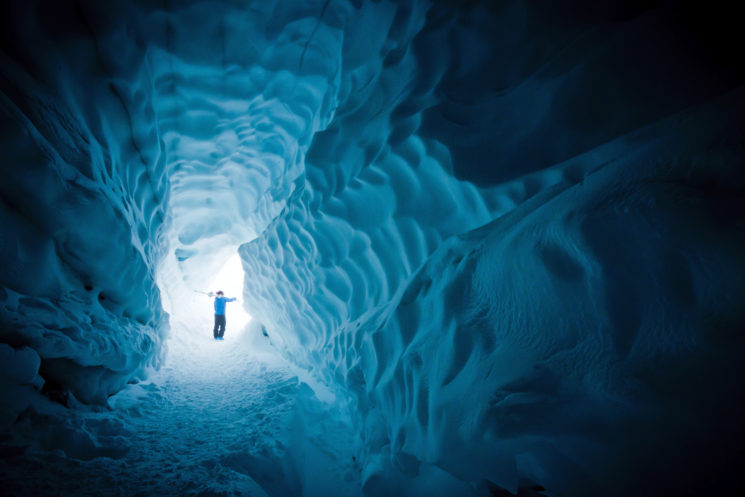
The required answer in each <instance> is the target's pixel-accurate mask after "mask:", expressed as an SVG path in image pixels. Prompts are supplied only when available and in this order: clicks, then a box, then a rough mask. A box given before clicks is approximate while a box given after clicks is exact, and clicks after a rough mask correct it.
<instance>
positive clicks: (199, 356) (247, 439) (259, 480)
mask: <svg viewBox="0 0 745 497" xmlns="http://www.w3.org/2000/svg"><path fill="white" fill-rule="evenodd" d="M178 332H179V330H178V329H176V330H174V333H175V334H178ZM297 373H298V372H297V371H293V370H292V369H291V367H290V366H289V365H288V364H287V363H285V362H284V361H282V360H281V359H280V358H279V357H278V355H276V353H275V352H273V349H272V347H271V345H270V343H269V339H268V338H265V337H263V336H261V333H260V332H258V331H257V330H256V329H253V330H252V331H250V332H248V333H246V334H244V335H240V333H236V332H234V333H233V334H232V335H231V330H230V328H229V327H228V332H227V333H226V339H225V340H224V341H214V340H213V339H212V337H211V330H207V331H206V332H205V333H204V337H203V338H202V337H198V338H197V339H196V340H194V341H186V342H184V343H180V342H177V341H176V340H174V343H173V344H172V346H171V349H170V351H169V355H168V360H167V362H166V366H165V367H163V368H162V369H161V370H160V371H158V372H156V373H155V374H153V376H152V377H151V378H150V379H149V380H148V381H147V382H145V383H141V384H138V385H131V386H130V387H128V388H127V389H126V390H124V391H123V392H121V393H119V394H117V395H115V396H113V397H112V398H111V399H110V402H109V405H110V406H111V410H107V411H104V412H91V413H84V414H82V420H80V419H77V420H76V422H81V421H82V423H83V425H84V426H86V427H87V429H88V431H89V432H90V433H91V435H92V438H93V440H95V444H96V446H97V447H87V449H86V447H85V446H84V445H85V444H77V446H78V447H79V449H78V450H71V449H70V448H69V447H71V446H75V445H76V444H67V449H66V450H57V451H51V452H49V451H46V450H43V451H42V450H32V449H28V450H27V451H26V453H25V454H21V453H19V454H17V455H13V454H5V456H6V458H5V461H4V462H2V463H0V464H3V465H5V464H7V466H5V468H2V469H3V471H0V473H3V472H5V470H9V472H10V473H9V475H10V478H9V479H8V482H7V483H8V485H7V486H5V488H4V490H3V492H8V493H9V494H10V495H79V496H83V495H91V496H93V495H95V496H104V495H126V496H129V495H142V496H149V495H200V496H211V495H221V496H222V495H225V496H229V495H250V496H265V495H270V496H274V495H328V492H329V491H331V492H334V493H335V492H337V491H338V493H339V495H355V494H357V493H359V490H358V489H359V474H360V472H359V470H358V469H356V468H355V460H354V459H353V458H352V455H353V454H352V453H351V452H350V453H349V454H346V453H344V452H345V451H347V450H349V451H351V450H352V447H353V446H354V443H353V440H352V439H353V437H354V433H353V431H354V430H351V429H350V426H349V424H348V423H347V424H345V423H344V421H343V420H342V419H341V417H340V416H339V415H331V416H329V415H328V414H329V412H330V410H333V407H332V406H333V404H331V403H328V402H322V401H320V400H318V398H317V397H316V395H315V394H314V393H313V391H312V390H311V389H310V388H308V386H307V385H306V384H305V383H304V382H301V381H300V380H299V379H298V375H297ZM301 376H302V375H301ZM316 390H318V391H320V392H321V397H326V400H329V399H330V394H329V393H328V392H326V393H325V394H324V393H323V392H322V390H319V389H318V387H316ZM72 415H74V416H78V415H80V414H79V413H78V414H72ZM331 425H333V426H331ZM326 430H328V431H326ZM324 431H326V433H327V434H328V433H333V434H335V435H334V436H335V437H339V439H338V440H328V435H326V438H325V439H324V438H322V437H320V434H321V433H323V432H324ZM322 440H323V443H321V441H322ZM81 445H82V446H83V447H80V446H81ZM19 452H20V451H19ZM71 453H74V454H72V455H73V457H71ZM100 455H104V456H105V457H92V456H100ZM319 472H320V473H319ZM329 484H331V487H332V488H329V486H328V485H329Z"/></svg>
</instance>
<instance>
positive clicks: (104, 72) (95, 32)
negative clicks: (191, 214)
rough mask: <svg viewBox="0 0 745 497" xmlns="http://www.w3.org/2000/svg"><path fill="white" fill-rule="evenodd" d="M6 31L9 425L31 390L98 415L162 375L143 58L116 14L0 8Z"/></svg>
mask: <svg viewBox="0 0 745 497" xmlns="http://www.w3.org/2000/svg"><path fill="white" fill-rule="evenodd" d="M91 8H92V6H91ZM2 19H3V21H2V26H3V27H2V32H3V34H2V40H3V45H2V46H3V50H2V54H0V57H2V83H1V84H2V93H0V101H2V123H3V125H2V132H1V133H2V138H1V140H2V143H3V159H2V169H3V179H2V182H1V185H0V194H1V195H2V203H0V212H1V214H0V215H1V216H2V244H0V251H1V252H0V259H2V270H0V282H1V283H2V289H0V292H1V295H2V304H1V305H0V316H2V317H1V322H2V336H1V338H0V340H2V342H3V344H4V345H3V348H4V351H5V352H4V355H9V356H10V357H11V360H10V361H9V362H8V361H3V368H6V369H8V371H6V373H7V376H5V378H6V379H9V378H10V381H4V384H5V383H9V385H6V386H7V387H8V388H9V389H10V390H4V392H7V393H6V395H5V397H7V398H8V399H11V401H10V402H9V403H8V404H5V405H4V409H3V415H4V418H5V417H8V418H9V419H11V420H12V419H13V418H14V417H15V416H16V415H17V414H18V413H19V412H21V411H22V410H23V409H24V408H25V407H26V406H27V405H28V404H29V403H34V402H37V401H38V400H39V398H38V396H35V394H34V390H32V389H31V387H30V385H36V386H37V387H41V384H42V383H43V384H44V386H43V391H44V392H45V393H46V394H47V396H50V397H53V398H56V399H58V400H60V401H61V402H63V403H71V404H75V401H74V399H75V398H76V399H77V400H79V401H82V402H84V403H94V404H101V403H104V402H105V401H106V398H107V396H108V395H109V394H111V393H113V392H115V391H117V390H118V389H120V388H121V387H122V386H123V385H124V384H125V383H126V382H127V381H129V380H131V379H136V378H140V377H142V375H143V371H144V369H145V368H147V367H150V366H157V364H158V363H159V361H160V355H161V354H160V350H161V345H162V342H163V338H164V337H165V335H166V332H167V326H166V322H165V316H164V315H163V313H162V310H161V305H160V298H159V292H158V289H157V287H156V285H155V282H154V264H155V263H156V261H157V260H158V258H159V257H160V256H161V254H162V251H163V246H162V244H161V242H160V239H159V237H160V231H159V230H160V227H161V225H162V223H163V220H164V210H165V207H166V202H167V188H166V184H165V177H164V166H165V162H164V160H163V156H162V154H161V149H160V146H159V141H158V139H157V135H156V132H155V129H154V123H153V120H152V108H151V107H150V105H149V88H150V85H149V84H148V83H147V82H148V81H149V80H148V78H147V76H146V74H144V73H143V67H142V50H141V48H138V47H137V46H136V45H132V44H128V43H121V40H122V39H126V36H125V33H124V30H125V26H124V25H120V24H118V21H119V19H118V18H117V13H115V12H103V11H98V12H96V11H94V10H89V11H84V12H76V11H74V10H72V9H70V8H69V6H64V5H58V4H54V5H52V4H51V2H50V3H41V4H34V5H28V6H20V5H6V4H3V13H2ZM98 40H100V43H97V41H98ZM8 346H10V348H8ZM21 357H28V358H33V360H30V361H28V360H24V359H21ZM13 358H15V359H13ZM19 363H25V364H26V366H24V368H28V371H26V372H24V374H23V375H22V376H23V377H24V379H23V380H22V381H21V380H20V378H16V379H15V380H13V379H12V378H13V377H14V375H15V372H18V371H21V370H23V368H22V367H20V366H18V364H19ZM29 365H33V366H29ZM14 371H15V372H14ZM31 378H33V380H31ZM21 391H22V392H23V393H20V392H21ZM71 396H72V397H71Z"/></svg>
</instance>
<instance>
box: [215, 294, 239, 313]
mask: <svg viewBox="0 0 745 497" xmlns="http://www.w3.org/2000/svg"><path fill="white" fill-rule="evenodd" d="M234 300H235V299H233V298H230V299H229V298H227V297H215V314H216V315H218V316H224V315H225V302H232V301H234Z"/></svg>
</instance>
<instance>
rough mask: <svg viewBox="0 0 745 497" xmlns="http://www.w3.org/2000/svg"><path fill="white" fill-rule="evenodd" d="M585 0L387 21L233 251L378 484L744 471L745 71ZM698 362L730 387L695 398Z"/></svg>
mask: <svg viewBox="0 0 745 497" xmlns="http://www.w3.org/2000/svg"><path fill="white" fill-rule="evenodd" d="M574 7H577V8H579V10H578V11H574V10H571V9H567V10H565V7H558V6H557V7H555V8H553V7H551V6H546V5H542V6H540V7H537V6H535V7H533V8H530V7H528V6H525V5H524V4H522V3H519V2H512V3H510V2H507V3H504V4H502V5H500V6H499V7H495V6H493V5H486V4H481V5H469V6H463V7H453V6H452V5H449V4H444V3H437V4H435V5H434V6H433V7H432V8H431V9H429V10H428V12H427V16H426V20H425V23H424V24H423V25H422V26H421V27H418V28H417V33H416V35H415V36H414V37H413V38H412V37H410V36H405V37H403V38H396V36H397V35H399V33H401V29H402V27H403V26H407V27H408V26H411V23H410V22H407V21H406V19H405V17H403V16H400V15H399V16H396V18H394V20H393V24H392V27H391V28H390V29H388V32H389V41H390V42H391V43H390V45H389V46H393V47H396V48H394V49H393V50H392V51H390V52H386V51H384V52H383V54H382V56H381V58H382V60H383V63H382V66H381V68H380V70H379V71H375V73H376V78H377V79H373V80H372V82H371V83H367V82H366V84H365V86H364V87H363V88H362V89H361V88H358V87H356V86H354V85H355V83H356V82H357V80H356V79H354V78H350V79H349V81H347V80H345V79H342V88H344V87H345V86H347V85H349V86H351V88H352V90H351V91H349V92H342V95H347V94H348V95H350V97H349V99H348V100H345V99H340V101H339V106H338V109H337V110H336V113H335V115H334V119H333V120H332V122H331V123H330V125H329V126H328V128H327V129H326V130H324V131H323V132H322V133H319V134H318V135H317V136H316V137H315V138H314V141H313V143H312V146H311V148H310V150H309V152H308V155H307V157H306V170H307V176H306V183H305V187H304V189H303V190H302V191H298V192H297V193H296V194H295V196H293V197H292V198H291V202H290V204H289V205H288V207H287V210H286V211H285V212H284V213H283V214H282V215H281V216H280V217H279V218H277V219H276V220H275V222H273V223H272V224H271V225H270V226H269V228H268V229H267V231H266V232H265V233H264V234H263V236H262V237H260V238H258V239H256V240H254V241H252V242H251V243H249V244H246V245H244V246H242V247H241V255H242V257H243V258H244V265H245V268H246V270H247V273H248V274H250V275H251V277H250V278H249V279H247V283H246V289H247V291H246V294H247V295H250V296H251V297H250V301H249V304H248V305H249V306H250V308H251V312H252V314H253V315H255V316H256V317H257V318H258V319H259V320H261V321H262V322H264V323H265V324H266V325H267V327H268V329H269V330H271V331H270V334H271V336H272V337H273V339H274V340H275V343H278V344H281V345H282V346H283V347H284V348H285V349H286V351H287V354H288V355H289V356H290V357H291V358H292V359H293V360H294V361H296V362H298V363H300V364H303V365H305V366H308V367H310V368H312V369H314V370H315V371H316V372H317V374H318V375H319V376H321V377H325V378H326V379H327V381H329V382H332V383H336V384H338V385H342V386H343V388H344V389H345V391H346V392H347V393H351V394H352V395H353V397H354V400H352V401H351V407H350V409H352V410H355V409H356V410H357V412H358V414H359V424H360V426H364V427H365V428H364V433H365V442H366V445H365V446H364V448H361V451H362V452H363V454H364V456H363V459H364V460H365V464H366V466H365V473H364V475H363V481H364V482H365V485H366V489H367V491H368V492H370V493H376V492H379V493H382V494H386V493H394V492H405V490H402V489H404V488H408V489H409V491H410V492H411V493H412V494H416V493H417V492H418V491H420V490H421V489H422V488H427V491H428V492H430V493H432V492H435V493H436V492H444V494H448V492H451V491H452V489H451V488H449V487H447V485H444V486H443V487H442V488H448V490H443V489H442V488H441V489H439V490H438V489H437V488H434V487H433V486H431V485H430V486H427V485H426V484H425V483H423V481H424V480H427V479H430V480H432V481H436V479H435V478H433V476H432V469H431V468H432V467H433V466H434V467H436V468H438V470H445V471H446V472H447V473H449V474H451V475H453V476H455V477H456V478H458V479H463V480H465V481H469V482H480V483H479V485H485V487H483V488H487V489H492V491H496V490H495V488H496V487H495V485H496V486H499V487H503V488H507V489H509V490H511V491H516V489H517V487H518V486H519V485H520V482H521V481H522V482H523V483H526V482H530V481H532V482H537V483H540V484H541V485H544V486H546V487H547V488H549V489H553V490H554V491H556V492H559V493H561V494H566V495H597V494H598V493H604V494H613V495H616V494H617V495H628V494H630V493H637V492H640V493H643V494H649V495H651V494H655V492H658V493H659V492H662V493H666V492H670V493H672V494H675V493H676V492H677V493H686V492H691V491H702V492H703V491H708V490H704V489H705V488H709V487H708V486H710V485H714V486H717V485H722V487H718V488H729V487H728V485H734V483H733V482H734V481H737V477H736V476H735V474H736V470H735V469H734V468H736V467H739V465H740V464H741V463H742V461H741V460H740V459H739V456H737V450H738V449H737V442H734V441H733V440H734V439H737V440H741V436H742V430H741V427H740V426H739V422H738V421H737V419H738V416H739V414H738V413H740V412H741V408H742V405H741V403H739V401H738V402H736V406H732V404H730V403H731V402H732V401H733V399H735V398H738V394H737V393H736V392H740V391H741V389H742V387H741V384H740V383H739V381H738V380H736V379H734V378H736V377H737V376H738V374H739V366H737V363H738V360H737V355H738V352H733V353H731V354H730V352H727V349H729V350H730V351H731V350H738V351H740V350H741V349H742V343H741V341H740V338H739V336H740V335H739V331H740V330H741V329H742V323H743V315H742V312H741V310H739V306H738V304H737V302H738V301H739V299H741V296H742V293H743V288H742V284H741V281H742V275H743V258H742V256H741V254H740V251H739V250H737V249H736V248H735V247H738V246H739V245H740V244H741V242H742V237H743V233H742V230H741V223H742V214H743V204H742V198H741V193H738V192H741V188H742V166H741V164H742V161H741V155H742V149H741V146H740V144H739V140H738V139H737V138H736V137H737V136H739V133H741V131H742V124H743V123H742V121H741V119H740V118H739V115H740V114H741V110H742V98H743V94H742V91H741V90H737V89H736V88H737V87H738V86H739V85H741V84H742V69H741V68H738V67H737V64H736V63H735V62H734V61H733V60H731V59H728V58H727V56H726V55H724V54H725V53H726V52H727V49H728V48H729V46H730V45H729V43H730V42H731V41H732V40H731V38H729V34H727V33H728V31H727V28H721V29H722V31H720V32H718V33H717V34H714V33H713V32H712V31H709V30H710V29H711V28H712V27H713V25H714V24H716V23H718V22H720V20H719V16H718V14H714V15H711V16H709V15H707V14H701V13H700V12H697V14H698V15H700V17H699V18H698V19H696V18H695V16H694V11H693V10H690V11H689V10H688V9H687V8H685V7H680V6H673V5H668V4H663V5H660V6H654V8H648V7H643V6H638V5H637V6H626V7H620V6H615V5H596V6H592V7H590V6H582V5H574V6H573V8H574ZM715 17H716V19H714V18H715ZM704 32H706V34H704ZM384 46H385V44H384ZM368 60H375V59H374V58H373V54H370V58H368ZM345 67H349V65H348V64H346V62H345ZM352 74H354V73H352ZM363 81H366V80H363ZM730 92H734V93H730ZM516 206H517V207H516ZM513 209H514V210H513ZM725 211H726V212H729V213H731V215H729V214H728V215H727V216H725V217H726V220H724V219H722V218H720V217H719V215H718V214H717V213H718V212H720V213H721V212H725ZM505 212H509V213H508V214H506V215H504V213H505ZM502 215H504V216H503V217H501V218H500V216H502ZM497 218H499V219H498V220H497V221H494V222H493V223H491V224H487V223H488V222H489V221H491V220H492V219H497ZM712 223H713V225H715V226H716V227H712V226H711V225H712ZM720 223H721V224H720ZM482 225H485V226H484V227H483V228H480V229H478V230H477V231H474V232H472V233H473V234H467V235H465V234H466V233H468V232H469V231H471V230H473V229H475V228H478V227H479V226H482ZM458 234H464V235H463V239H462V240H465V241H459V240H461V239H460V238H456V239H452V238H450V237H452V236H453V235H458ZM448 239H450V240H454V241H447V240H448ZM699 239H705V240H706V241H705V242H703V241H700V240H699ZM443 244H444V245H445V248H443V247H442V245H443ZM713 254H716V255H713ZM714 316H716V317H714ZM288 330H291V331H288ZM725 336H726V337H727V338H724V337H725ZM727 344H731V345H732V348H731V349H730V348H729V345H727ZM725 364H726V366H725ZM731 368H734V369H731ZM735 370H737V372H736V371H735ZM683 371H686V372H683ZM691 371H696V373H695V374H693V376H696V377H697V378H699V379H698V380H695V383H697V384H699V385H700V383H698V382H699V381H701V379H702V378H706V380H703V381H704V382H705V383H707V384H708V383H709V382H710V383H711V384H716V385H719V386H718V387H716V388H713V389H712V390H709V389H708V388H709V387H703V388H704V390H706V392H701V397H697V398H696V399H691V397H690V396H691V392H690V390H689V387H687V386H681V385H688V384H690V382H691V381H694V380H693V378H692V376H690V374H691V373H690V372H691ZM727 371H730V372H731V373H732V376H730V375H729V374H728V373H727ZM722 405H727V406H728V407H722ZM663 426H664V427H665V428H663ZM702 426H706V427H708V428H705V429H702V428H701V427H702ZM694 427H695V429H698V430H699V434H697V435H695V436H691V431H692V430H694ZM730 437H733V438H730ZM704 439H706V440H708V442H702V440H704ZM698 444H701V445H698ZM701 447H707V449H704V450H714V451H717V452H720V453H722V454H726V455H725V456H722V458H721V459H717V461H716V462H713V461H705V462H702V461H701V456H700V450H702V449H701ZM640 454H654V455H653V456H652V455H650V456H649V457H646V456H644V457H642V456H641V455H640ZM657 458H659V459H657ZM652 459H654V460H652ZM660 461H664V462H660ZM722 461H726V462H724V463H722ZM671 468H676V469H675V470H671ZM439 481H442V480H439ZM713 481H719V482H721V483H719V484H713V483H712V482H713ZM484 482H487V483H484ZM422 485H424V487H422ZM435 486H436V485H435ZM712 488H713V487H712ZM414 489H416V490H414ZM692 489H696V490H692ZM460 491H463V489H460ZM485 491H487V490H485Z"/></svg>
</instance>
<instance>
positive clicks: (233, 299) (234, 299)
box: [227, 297, 238, 302]
mask: <svg viewBox="0 0 745 497" xmlns="http://www.w3.org/2000/svg"><path fill="white" fill-rule="evenodd" d="M236 300H238V299H237V298H235V297H230V298H229V299H228V300H227V302H233V301H236Z"/></svg>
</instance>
